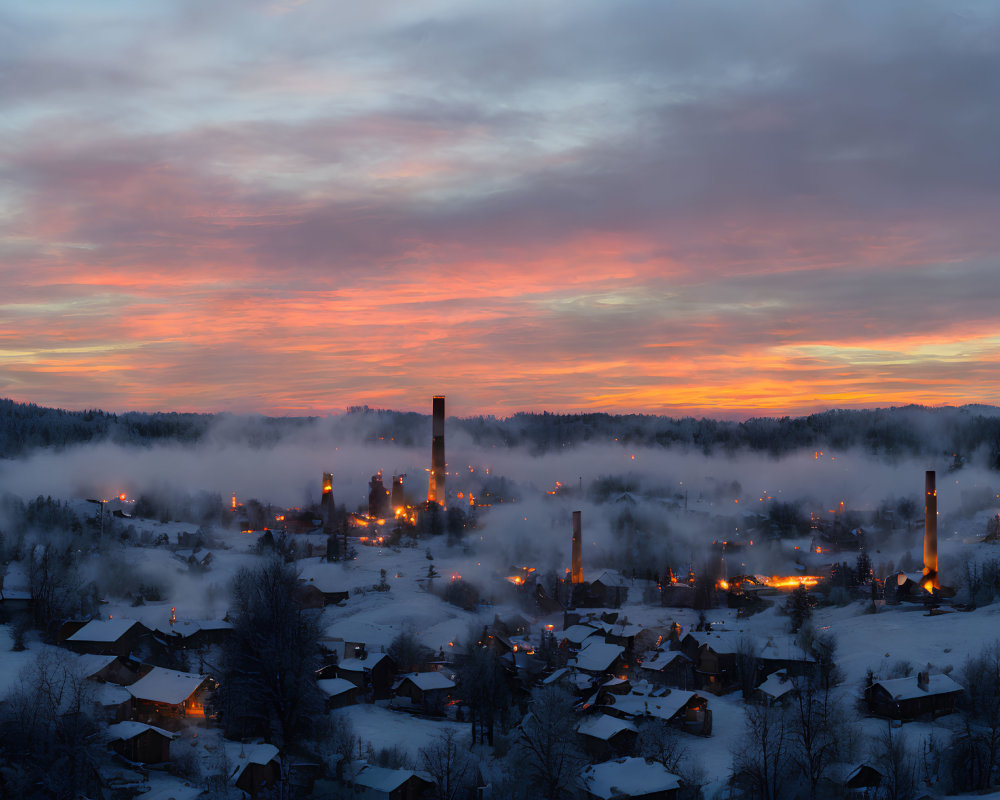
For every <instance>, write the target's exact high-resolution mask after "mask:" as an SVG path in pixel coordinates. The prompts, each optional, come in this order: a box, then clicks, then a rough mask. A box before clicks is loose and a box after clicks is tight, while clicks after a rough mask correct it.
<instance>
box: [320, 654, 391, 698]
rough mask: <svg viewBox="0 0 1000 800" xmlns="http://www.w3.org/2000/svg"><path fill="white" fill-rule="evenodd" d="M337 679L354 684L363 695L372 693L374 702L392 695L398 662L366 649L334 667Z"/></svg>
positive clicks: (385, 655) (386, 655)
mask: <svg viewBox="0 0 1000 800" xmlns="http://www.w3.org/2000/svg"><path fill="white" fill-rule="evenodd" d="M334 671H335V672H336V677H338V678H343V679H344V680H348V681H350V682H351V683H353V684H354V685H355V686H357V687H358V689H359V690H360V691H361V692H362V693H368V692H371V695H372V698H373V699H374V700H386V699H388V698H389V697H390V696H391V695H392V683H393V678H394V677H395V674H396V662H395V661H393V660H392V657H391V656H389V655H388V654H387V653H368V652H367V651H365V650H364V649H362V650H361V651H360V655H359V656H358V657H355V658H345V659H343V660H342V661H341V662H340V663H339V664H337V665H336V667H334Z"/></svg>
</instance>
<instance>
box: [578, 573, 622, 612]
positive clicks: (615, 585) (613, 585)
mask: <svg viewBox="0 0 1000 800" xmlns="http://www.w3.org/2000/svg"><path fill="white" fill-rule="evenodd" d="M628 589H629V584H628V582H627V581H626V580H625V579H624V578H623V577H622V576H621V575H620V574H619V573H617V572H615V571H614V570H610V569H609V570H605V571H604V572H602V573H601V574H600V575H599V576H598V577H597V579H596V580H594V581H591V583H590V588H589V590H588V600H590V601H592V603H593V605H594V606H597V607H600V608H620V607H621V605H622V604H623V603H624V602H626V600H628Z"/></svg>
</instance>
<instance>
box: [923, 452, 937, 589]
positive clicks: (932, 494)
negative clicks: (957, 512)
mask: <svg viewBox="0 0 1000 800" xmlns="http://www.w3.org/2000/svg"><path fill="white" fill-rule="evenodd" d="M928 582H929V583H930V586H928ZM923 586H924V588H925V589H929V588H933V589H940V588H941V582H940V581H939V580H938V556H937V485H936V482H935V475H934V470H932V469H929V470H927V474H926V476H925V478H924V581H923Z"/></svg>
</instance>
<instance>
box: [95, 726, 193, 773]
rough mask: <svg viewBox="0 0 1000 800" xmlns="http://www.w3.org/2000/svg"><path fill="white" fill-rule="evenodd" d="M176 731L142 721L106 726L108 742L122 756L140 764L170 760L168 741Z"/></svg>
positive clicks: (173, 736)
mask: <svg viewBox="0 0 1000 800" xmlns="http://www.w3.org/2000/svg"><path fill="white" fill-rule="evenodd" d="M176 736H177V734H176V733H171V732H170V731H165V730H163V728H157V727H155V726H153V725H147V724H145V723H143V722H132V721H126V722H118V723H116V724H114V725H111V726H109V727H108V737H109V738H108V744H109V745H110V746H111V749H112V750H114V751H115V752H116V753H118V755H120V756H121V757H122V758H127V759H128V760H129V761H135V762H138V763H140V764H160V763H162V762H164V761H169V760H170V742H171V741H173V740H174V738H176Z"/></svg>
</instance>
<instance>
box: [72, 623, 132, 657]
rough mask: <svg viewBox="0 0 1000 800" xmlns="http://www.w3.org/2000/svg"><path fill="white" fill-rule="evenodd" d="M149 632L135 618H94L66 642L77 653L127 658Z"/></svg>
mask: <svg viewBox="0 0 1000 800" xmlns="http://www.w3.org/2000/svg"><path fill="white" fill-rule="evenodd" d="M149 632H150V631H149V628H147V627H146V626H145V625H143V624H142V623H141V622H139V621H138V620H134V619H122V618H119V619H94V620H91V621H90V622H87V623H86V624H84V625H82V626H81V627H80V628H79V629H78V630H77V631H75V632H74V633H72V634H70V635H69V636H67V637H66V639H65V644H66V646H67V647H68V648H70V649H71V650H73V651H75V652H77V653H96V654H100V655H114V656H122V657H123V658H126V657H128V655H129V653H131V652H132V650H133V649H134V648H135V647H136V645H138V644H139V642H141V641H142V640H143V639H145V638H146V637H147V636H149Z"/></svg>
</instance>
